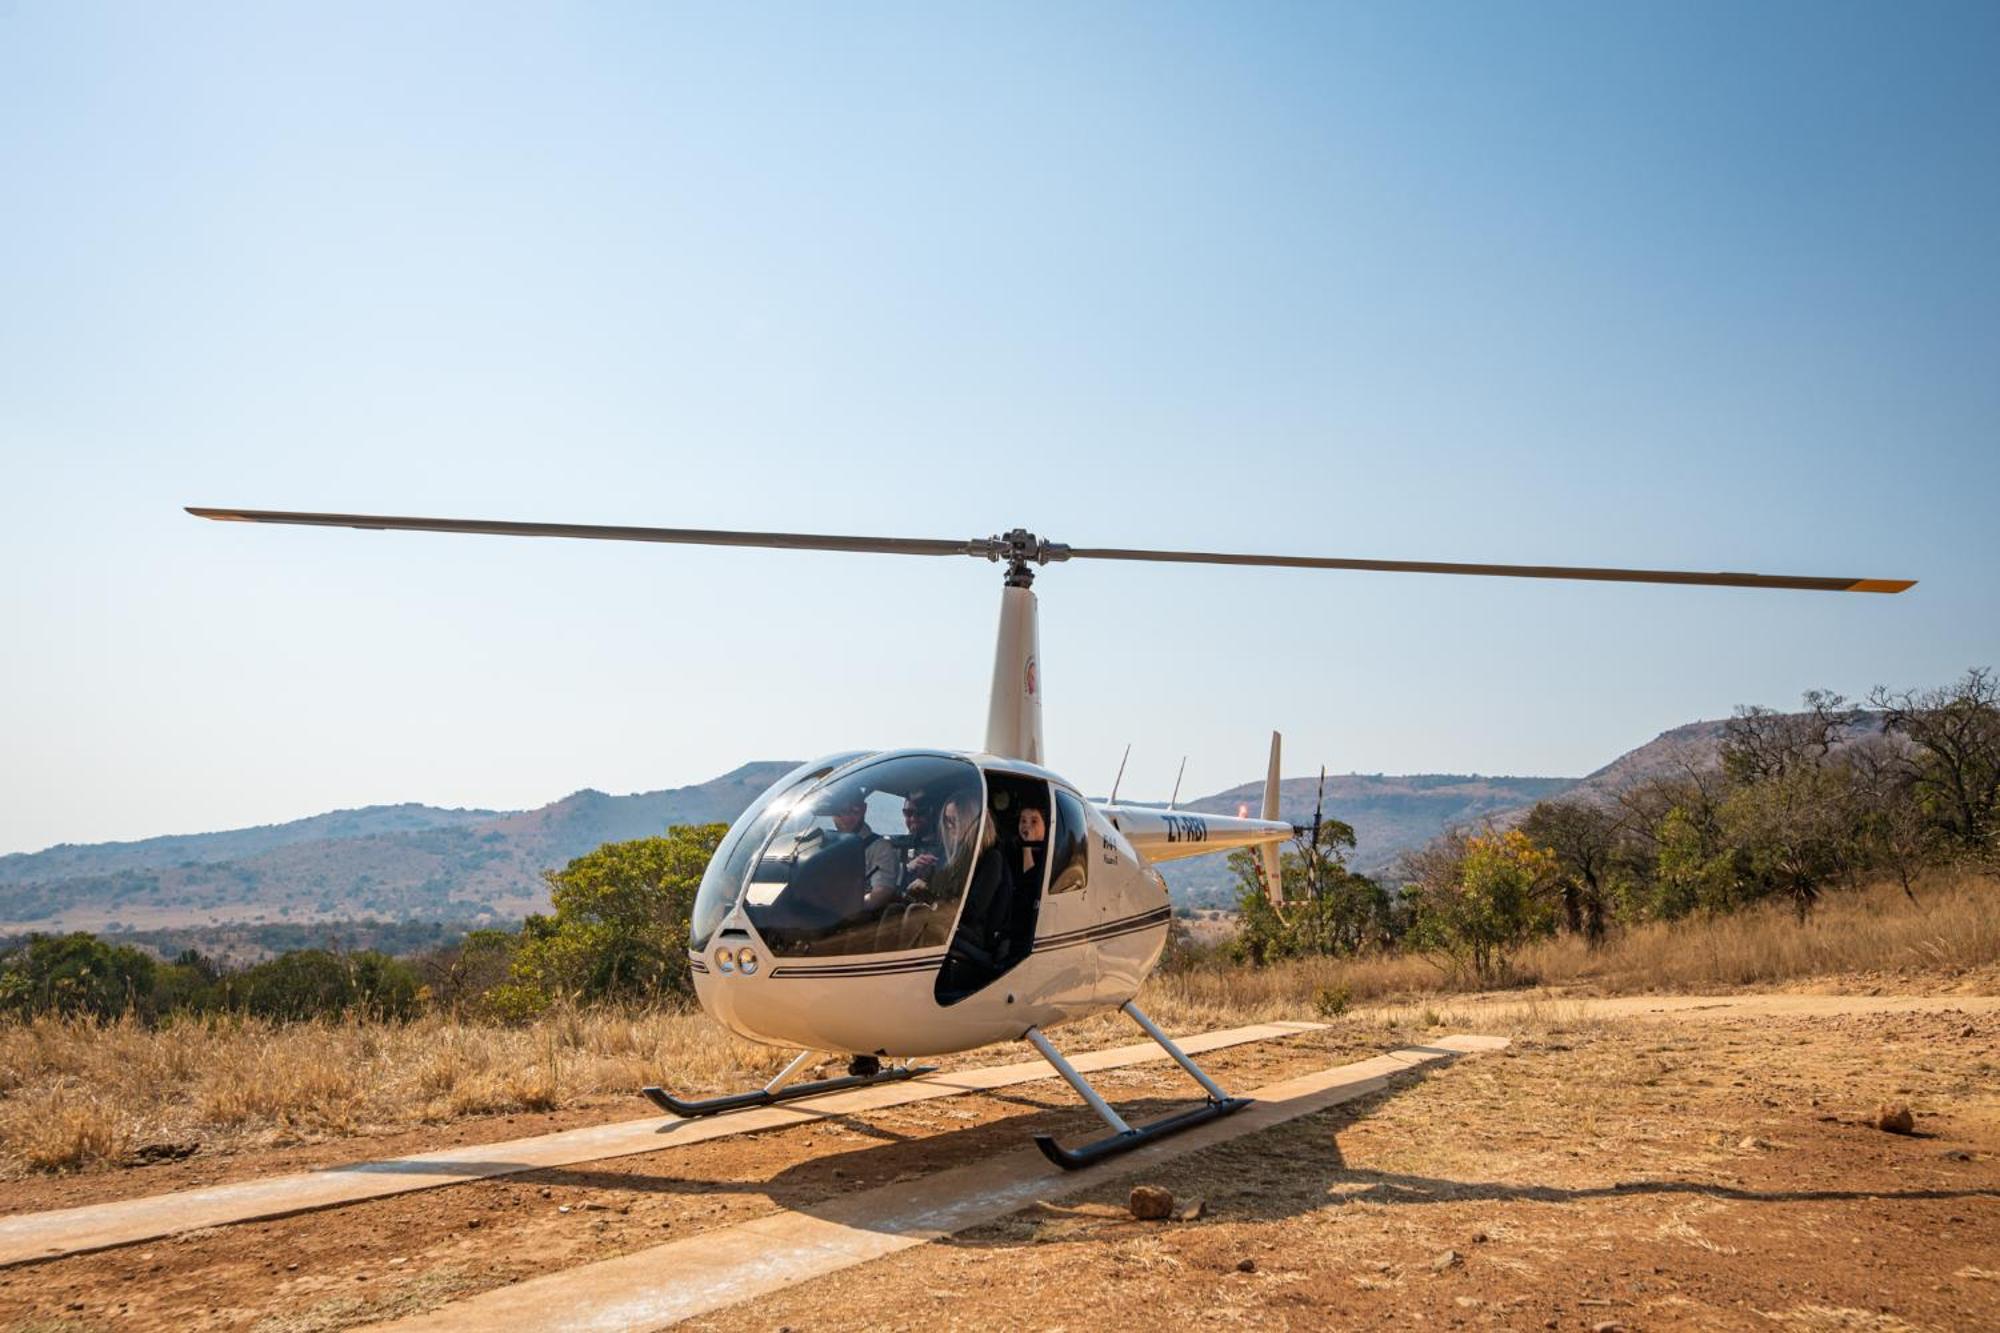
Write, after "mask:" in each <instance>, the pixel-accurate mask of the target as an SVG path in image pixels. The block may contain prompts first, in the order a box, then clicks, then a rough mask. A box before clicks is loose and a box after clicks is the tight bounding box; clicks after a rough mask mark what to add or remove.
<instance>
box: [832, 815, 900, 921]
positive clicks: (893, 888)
mask: <svg viewBox="0 0 2000 1333" xmlns="http://www.w3.org/2000/svg"><path fill="white" fill-rule="evenodd" d="M825 809H826V813H827V815H828V816H829V817H830V818H831V819H832V820H833V827H834V831H835V832H837V833H842V834H846V835H847V836H849V837H858V838H860V839H861V866H862V872H863V876H864V878H865V879H866V881H867V886H866V888H864V889H863V891H862V894H861V905H862V906H863V907H866V908H868V909H870V910H873V909H876V908H881V907H886V906H888V905H889V900H890V899H892V898H894V897H895V896H896V892H897V890H898V889H899V888H901V887H902V878H903V877H902V866H901V864H900V862H901V858H900V857H899V856H898V855H897V852H896V847H895V844H894V843H892V842H890V841H889V839H887V838H885V837H883V836H882V835H881V834H879V833H877V832H876V831H875V830H874V829H871V828H869V827H868V792H867V790H866V789H865V788H862V787H855V786H850V787H843V788H841V789H840V790H838V791H835V792H833V793H831V794H830V795H829V796H828V797H827V803H826V806H825Z"/></svg>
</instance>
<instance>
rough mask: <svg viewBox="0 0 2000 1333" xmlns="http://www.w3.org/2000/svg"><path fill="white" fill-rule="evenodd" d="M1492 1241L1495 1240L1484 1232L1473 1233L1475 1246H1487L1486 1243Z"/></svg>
mask: <svg viewBox="0 0 2000 1333" xmlns="http://www.w3.org/2000/svg"><path fill="white" fill-rule="evenodd" d="M1491 1239H1493V1238H1492V1237H1491V1236H1489V1235H1487V1234H1486V1233H1485V1232H1483V1231H1475V1232H1473V1233H1472V1243H1473V1244H1474V1245H1484V1244H1485V1243H1486V1242H1487V1241H1489V1240H1491Z"/></svg>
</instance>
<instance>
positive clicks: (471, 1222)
mask: <svg viewBox="0 0 2000 1333" xmlns="http://www.w3.org/2000/svg"><path fill="white" fill-rule="evenodd" d="M465 1229H466V1230H467V1231H477V1230H479V1219H478V1218H476V1217H471V1218H467V1219H466V1222H465Z"/></svg>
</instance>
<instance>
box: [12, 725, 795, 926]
mask: <svg viewBox="0 0 2000 1333" xmlns="http://www.w3.org/2000/svg"><path fill="white" fill-rule="evenodd" d="M793 767H796V764H795V763H792V762H776V761H773V762H761V763H753V764H745V765H744V766H743V767H741V768H738V769H736V770H735V771H733V772H730V773H725V774H723V775H722V776H721V777H719V778H715V779H713V780H711V781H709V782H704V783H699V784H697V785H695V786H691V787H677V788H673V789H670V790H665V791H654V792H641V793H638V794H636V795H631V796H608V795H606V794H605V793H603V792H599V791H588V790H586V791H580V792H575V793H573V794H571V795H569V796H565V797H564V798H563V799H561V800H559V801H556V802H554V803H553V804H550V805H546V806H543V807H541V808H540V809H538V810H527V811H513V812H507V811H491V810H442V809H438V808H436V807H432V806H421V805H398V806H373V807H369V808H367V809H363V810H342V811H336V812H334V813H332V814H326V815H316V816H314V817H313V818H311V819H301V820H295V821H293V822H291V823H287V824H272V825H266V826H263V827H260V828H252V829H236V830H231V831H229V832H224V833H201V834H189V835H183V836H177V837H167V838H149V839H147V840H145V841H144V842H119V843H100V844H96V845H93V846H80V845H74V844H64V845H62V846H58V847H51V848H49V849H48V850H47V851H42V852H33V853H25V854H16V855H12V856H7V857H0V933H6V932H18V931H22V930H29V929H44V930H46V929H79V930H95V929H104V928H111V927H115V926H124V927H128V928H142V929H162V928H169V927H176V926H189V925H204V924H214V923H218V922H272V923H277V922H311V921H346V920H352V919H355V918H359V917H379V918H382V919H384V920H389V921H402V920H412V919H418V918H422V919H452V920H465V921H479V920H507V919H514V918H518V917H520V916H522V915H524V914H526V913H528V912H532V911H539V910H542V909H544V908H546V907H547V905H548V894H547V891H546V889H545V888H544V886H543V883H542V879H541V872H542V871H543V870H545V869H548V868H551V867H556V866H561V865H563V864H564V863H565V862H567V861H569V860H571V859H572V858H574V857H577V856H581V855H582V854H583V853H585V852H587V851H589V850H591V849H592V848H593V847H596V846H598V845H600V844H601V843H605V842H614V841H620V840H623V839H627V838H638V837H644V836H646V835H648V834H652V833H658V832H661V831H662V830H664V829H665V828H666V827H667V826H668V825H669V824H692V823H705V822H708V821H711V820H725V821H726V820H732V819H734V818H735V817H736V816H737V815H738V814H740V813H741V812H742V811H743V809H744V808H745V807H746V806H748V805H749V804H750V802H751V801H752V800H754V799H755V798H756V796H757V794H758V793H759V792H761V791H763V790H764V788H765V787H767V786H769V785H770V784H771V783H772V782H773V781H775V780H776V779H777V778H778V777H779V776H780V775H781V774H783V773H784V772H786V771H787V770H788V769H791V768H793Z"/></svg>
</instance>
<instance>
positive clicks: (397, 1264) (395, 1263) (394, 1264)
mask: <svg viewBox="0 0 2000 1333" xmlns="http://www.w3.org/2000/svg"><path fill="white" fill-rule="evenodd" d="M408 1262H410V1261H409V1260H408V1259H404V1258H402V1257H400V1256H399V1257H397V1258H394V1259H391V1260H390V1261H389V1267H391V1268H401V1267H402V1266H403V1265H404V1264H406V1263H408Z"/></svg>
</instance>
